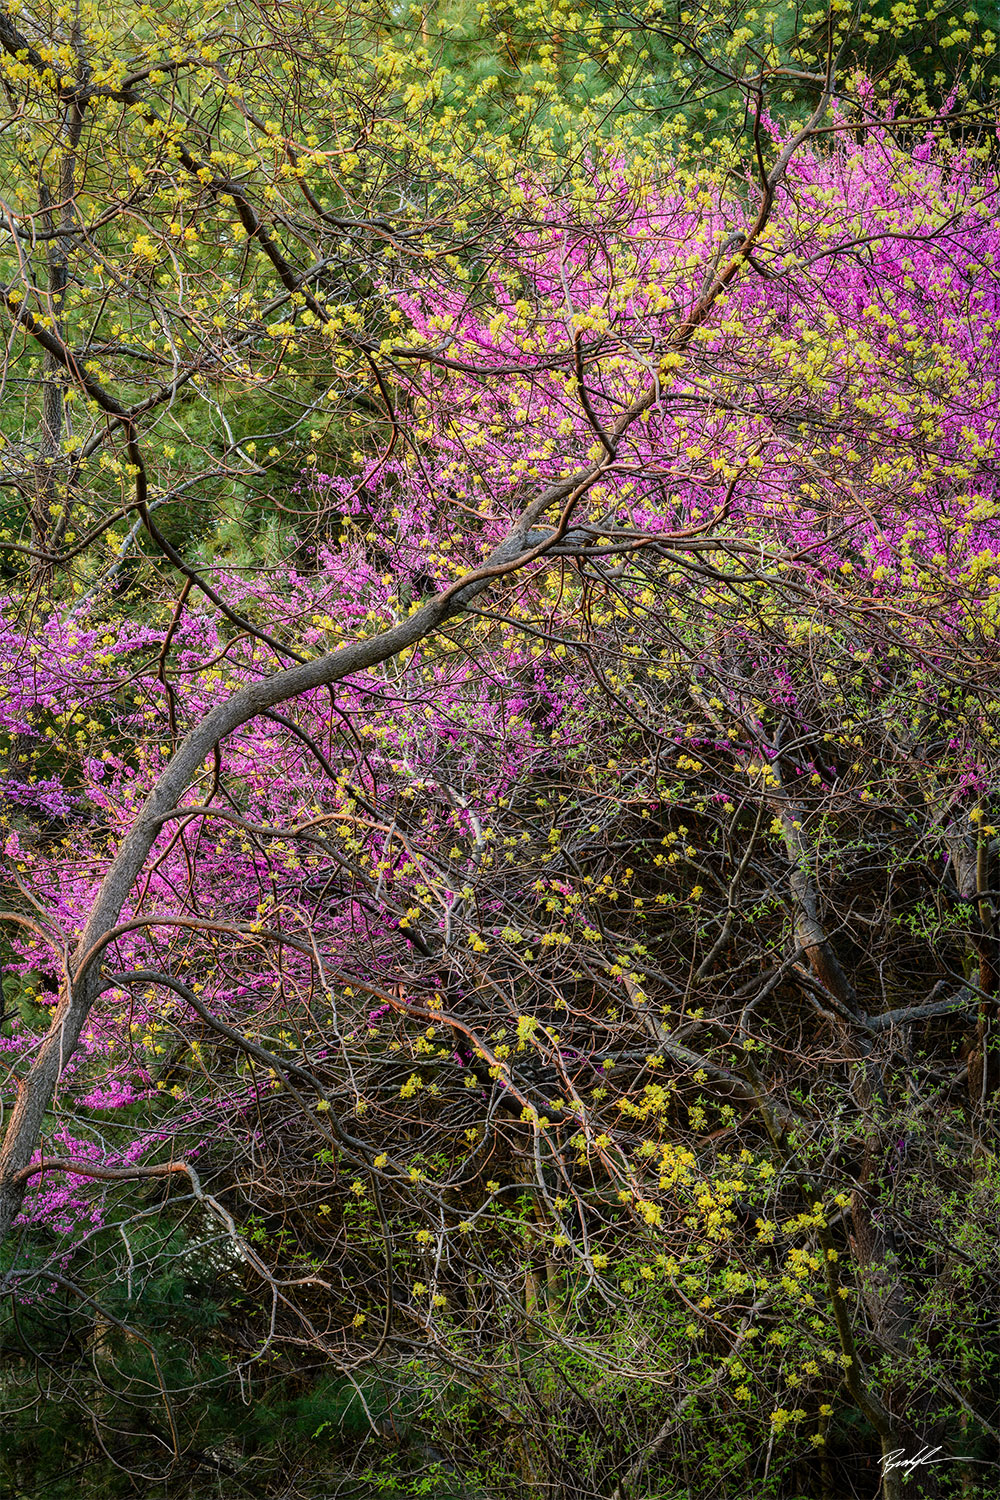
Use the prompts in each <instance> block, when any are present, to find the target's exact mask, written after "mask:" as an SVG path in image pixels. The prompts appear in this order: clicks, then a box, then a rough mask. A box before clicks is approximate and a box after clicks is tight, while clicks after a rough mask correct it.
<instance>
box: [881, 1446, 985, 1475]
mask: <svg viewBox="0 0 1000 1500" xmlns="http://www.w3.org/2000/svg"><path fill="white" fill-rule="evenodd" d="M940 1452H941V1445H940V1444H938V1446H937V1447H936V1448H932V1447H930V1445H929V1444H928V1443H925V1444H924V1446H923V1447H922V1448H921V1449H920V1452H919V1453H915V1454H914V1455H913V1457H912V1458H907V1457H906V1449H905V1448H893V1450H892V1452H891V1453H883V1455H882V1476H883V1478H884V1477H885V1475H886V1474H888V1473H889V1471H890V1470H891V1469H902V1470H903V1472H904V1473H905V1474H907V1475H909V1474H912V1473H913V1470H914V1469H920V1468H923V1467H924V1466H925V1465H926V1464H947V1463H968V1462H970V1460H969V1458H968V1457H967V1456H966V1455H964V1454H960V1453H956V1454H955V1456H954V1458H951V1457H949V1455H948V1454H947V1453H946V1454H945V1456H944V1457H943V1458H935V1457H934V1455H935V1453H940Z"/></svg>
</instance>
